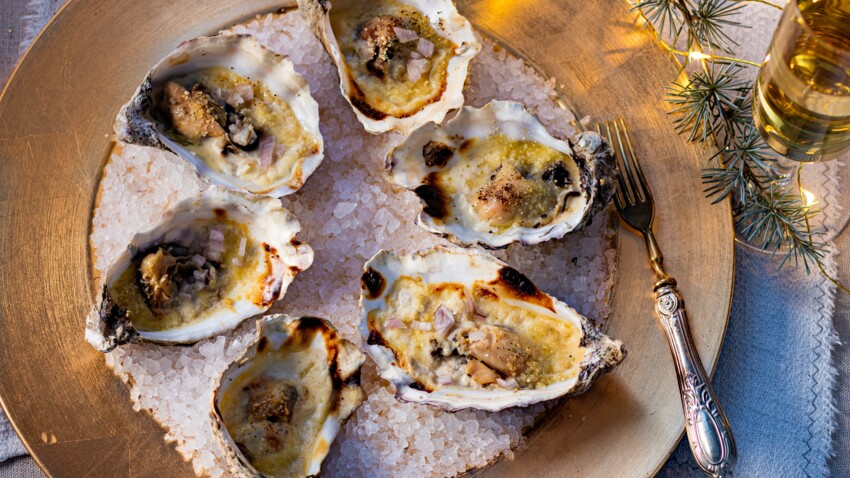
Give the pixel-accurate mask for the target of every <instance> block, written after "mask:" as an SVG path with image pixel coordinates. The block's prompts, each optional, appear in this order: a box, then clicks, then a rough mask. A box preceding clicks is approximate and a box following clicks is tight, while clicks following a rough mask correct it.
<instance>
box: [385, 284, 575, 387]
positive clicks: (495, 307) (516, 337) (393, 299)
mask: <svg viewBox="0 0 850 478" xmlns="http://www.w3.org/2000/svg"><path fill="white" fill-rule="evenodd" d="M504 296H505V291H503V290H501V286H500V285H498V284H490V283H483V282H481V281H477V282H476V283H475V284H474V286H473V288H472V289H471V290H470V289H467V288H465V287H463V286H462V285H461V284H454V283H440V284H428V285H426V284H423V282H422V279H421V278H418V277H416V278H414V277H408V276H403V277H401V278H399V279H398V280H397V281H396V282H395V283H394V284H393V286H392V289H391V290H390V291H389V292H388V293H387V295H386V307H385V308H383V309H376V310H372V311H370V312H369V316H368V321H369V328H370V330H375V331H378V332H379V333H380V334H381V336H382V337H383V339H384V340H385V341H386V343H387V345H388V346H389V347H390V348H392V349H393V350H394V351H395V352H396V357H397V359H398V365H399V366H400V367H402V368H404V369H405V371H406V372H407V373H408V374H410V376H411V377H413V378H414V379H415V380H416V381H418V382H420V383H422V384H424V385H426V386H428V387H429V388H432V389H436V388H440V386H442V385H444V384H441V383H440V378H441V376H442V377H443V379H444V380H445V377H448V376H451V380H452V383H453V384H454V385H462V386H468V387H472V388H499V387H500V386H501V385H500V384H498V383H490V384H485V385H482V384H480V383H477V382H476V381H475V380H473V379H472V378H471V377H470V376H469V374H468V373H467V369H466V367H467V366H468V362H469V361H470V359H473V358H475V357H472V356H470V355H469V354H467V353H465V352H464V351H463V350H458V349H457V343H458V339H457V337H458V336H459V335H464V334H465V335H466V337H467V339H468V338H469V333H467V332H466V331H469V330H476V329H478V330H483V329H487V328H489V327H490V326H495V327H496V328H495V329H489V330H498V331H500V332H501V331H503V332H504V333H505V334H506V335H507V336H510V337H513V342H514V345H516V344H521V346H520V347H518V348H517V349H516V350H514V351H515V352H517V353H516V354H514V355H512V357H517V358H518V360H520V361H522V362H523V363H522V367H521V372H519V373H516V374H510V373H505V372H504V371H501V372H498V373H497V375H499V376H500V378H501V379H503V380H510V379H515V380H516V381H517V383H518V385H519V386H520V387H521V388H527V389H534V388H543V387H546V386H548V385H550V384H552V383H555V382H559V381H563V380H567V379H570V378H572V377H575V376H576V375H577V374H578V372H579V369H580V364H581V361H582V359H583V358H584V353H585V350H584V349H583V348H581V346H580V344H579V342H580V339H581V331H580V330H579V329H578V328H577V327H576V326H575V325H573V324H572V323H569V322H564V321H562V320H560V319H558V318H555V317H554V316H550V315H546V314H541V313H537V312H535V311H533V310H529V309H526V308H521V307H517V306H516V305H511V304H508V303H507V302H506V301H505V300H503V299H500V297H504ZM470 299H471V303H472V304H474V307H473V310H470V305H471V304H470V302H469V301H470ZM440 306H443V307H445V308H446V309H448V310H449V311H450V312H451V315H452V316H453V319H454V324H453V325H452V326H451V328H449V329H448V330H447V331H446V332H440V331H438V330H437V328H436V327H435V313H436V311H437V309H438V308H439V307H440ZM393 319H394V320H396V321H400V322H401V323H402V324H403V326H401V327H399V326H398V324H397V323H394V322H389V323H388V321H391V320H393ZM423 324H425V325H424V326H423ZM423 328H425V329H427V330H421V329H423ZM474 334H475V333H474V332H473V337H474ZM478 335H482V333H481V332H478ZM461 341H462V340H461ZM480 358H482V359H483V360H484V361H489V360H488V357H480ZM493 358H495V357H493ZM488 368H490V367H488Z"/></svg>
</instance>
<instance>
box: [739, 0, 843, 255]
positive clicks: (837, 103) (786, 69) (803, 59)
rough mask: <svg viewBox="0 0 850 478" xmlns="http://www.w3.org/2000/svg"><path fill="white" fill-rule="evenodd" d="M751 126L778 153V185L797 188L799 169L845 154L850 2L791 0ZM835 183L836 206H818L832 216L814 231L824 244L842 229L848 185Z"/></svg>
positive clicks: (757, 90) (759, 85)
mask: <svg viewBox="0 0 850 478" xmlns="http://www.w3.org/2000/svg"><path fill="white" fill-rule="evenodd" d="M753 121H754V122H755V125H756V127H757V128H758V131H759V133H760V134H761V136H762V138H764V140H765V142H766V143H767V144H768V145H769V146H770V147H771V148H772V149H773V150H774V151H776V152H777V153H779V156H780V157H779V158H777V160H776V162H775V163H774V165H773V169H774V172H775V173H776V175H777V178H778V179H777V183H778V184H779V185H781V186H786V187H793V186H795V183H796V175H795V173H796V172H797V168H798V167H799V166H800V165H801V164H802V163H805V162H817V161H823V160H828V159H833V158H836V157H838V156H839V155H841V154H842V153H844V152H845V151H848V149H850V0H788V2H787V4H786V5H785V9H784V11H783V13H782V18H781V19H780V21H779V26H778V27H777V29H776V33H775V34H774V36H773V41H772V43H771V45H770V48H769V49H768V52H767V55H766V56H765V59H764V63H763V64H762V66H761V69H760V70H759V75H758V79H757V80H756V84H755V87H754V89H753ZM836 180H839V181H837V183H838V184H839V189H840V190H841V191H838V194H837V196H838V199H837V200H835V199H833V201H832V202H835V204H823V205H821V206H820V207H827V208H829V209H832V211H825V210H824V211H823V212H825V213H826V212H828V214H818V215H817V216H816V217H817V219H815V223H813V225H812V227H813V230H815V231H817V232H818V233H819V234H821V238H822V239H828V240H831V239H833V238H835V237H836V236H837V235H838V234H840V233H841V232H842V231H843V230H844V229H845V228H846V227H847V217H846V215H841V214H838V211H840V210H841V209H842V208H846V207H847V201H845V199H846V198H844V199H842V198H843V197H844V196H845V194H844V192H845V190H847V189H848V185H850V179H849V178H844V179H843V180H841V178H840V175H839V177H837V178H836ZM799 192H800V193H805V191H799ZM806 196H807V197H808V196H809V194H808V193H807V194H806ZM836 201H837V202H836ZM808 202H811V200H809V201H808ZM820 207H816V209H820ZM833 216H835V217H833ZM838 216H845V217H838ZM830 218H831V219H830Z"/></svg>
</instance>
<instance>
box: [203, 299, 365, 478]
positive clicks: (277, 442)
mask: <svg viewBox="0 0 850 478" xmlns="http://www.w3.org/2000/svg"><path fill="white" fill-rule="evenodd" d="M364 360H365V357H364V356H363V354H362V353H361V352H360V351H359V350H358V349H357V347H355V346H354V344H352V343H351V342H349V341H347V340H345V339H342V338H340V336H339V334H338V333H337V331H336V329H335V328H334V327H333V326H332V325H331V324H330V323H329V322H328V321H326V320H324V319H318V318H315V317H301V318H292V317H289V316H287V315H270V316H266V317H264V318H262V319H260V320H259V321H257V339H256V340H255V342H254V343H253V344H252V345H250V346H249V348H248V351H247V352H246V353H245V355H243V356H242V357H241V358H240V359H238V360H236V361H235V362H233V363H232V364H231V365H230V366H229V367H228V368H227V369H226V370H225V371H224V373H223V374H222V375H221V377H220V378H219V382H218V383H217V384H216V387H215V393H214V395H213V403H212V406H213V420H214V421H213V433H214V436H215V437H216V439H217V441H218V442H219V443H220V444H221V445H222V447H223V449H224V450H225V451H226V456H227V460H228V465H229V467H230V469H231V471H234V472H236V473H235V474H237V475H239V474H241V473H238V472H239V471H244V472H247V473H248V474H249V475H251V476H264V477H287V478H290V477H305V476H316V475H318V474H319V471H320V470H321V466H322V461H323V460H324V459H325V456H326V455H327V453H328V450H329V448H330V446H331V444H332V443H333V441H334V438H335V437H336V435H337V433H338V432H339V430H340V428H342V425H343V424H344V423H345V421H346V420H347V419H348V417H349V416H350V415H351V413H352V412H354V410H356V409H357V407H358V406H360V403H361V402H362V401H363V397H364V395H363V391H362V390H361V388H360V367H361V366H362V365H363V361H364Z"/></svg>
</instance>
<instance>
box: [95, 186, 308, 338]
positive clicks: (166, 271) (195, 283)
mask: <svg viewBox="0 0 850 478" xmlns="http://www.w3.org/2000/svg"><path fill="white" fill-rule="evenodd" d="M300 229H301V226H300V225H299V224H298V221H297V220H296V219H295V216H293V215H292V214H290V213H289V211H287V210H286V209H284V208H283V207H281V205H280V201H278V200H275V199H271V198H261V197H257V196H247V195H244V194H241V193H236V192H233V191H228V190H225V189H223V188H218V187H213V188H210V189H209V190H207V191H205V192H204V193H203V194H202V195H201V196H200V197H199V198H197V199H189V200H186V201H183V202H180V203H178V204H177V205H176V206H175V207H174V208H172V209H171V210H169V211H168V212H167V213H166V214H165V215H164V217H163V219H162V221H161V222H160V223H159V224H157V225H156V226H154V227H153V228H152V229H150V230H148V231H145V232H140V233H137V234H136V235H135V236H133V239H132V240H131V241H130V244H129V245H128V246H127V249H126V250H125V251H124V252H123V253H122V254H121V256H119V257H118V259H117V260H116V261H114V262H113V263H112V264H111V265H110V266H109V268H108V269H107V270H106V272H105V277H104V280H103V286H102V289H101V293H100V296H99V298H98V301H97V303H96V304H95V307H94V309H93V310H92V311H91V313H90V314H89V316H88V319H87V323H86V339H87V340H88V341H89V342H90V343H91V344H92V345H93V346H94V347H95V348H97V349H98V350H100V351H103V352H106V351H109V350H112V349H113V348H115V347H116V346H117V345H120V344H123V343H127V342H135V341H140V340H145V341H152V342H163V343H193V342H197V341H198V340H201V339H204V338H207V337H211V336H213V335H216V334H219V333H222V332H225V331H227V330H230V329H232V328H233V327H236V326H237V325H238V324H239V323H240V322H242V320H244V319H246V318H248V317H251V316H252V315H256V314H258V313H260V312H263V311H265V310H267V309H268V308H269V307H270V306H271V305H272V303H273V302H274V301H276V300H278V299H280V298H281V297H283V294H284V293H285V292H286V288H287V287H288V286H289V284H290V282H292V280H293V278H294V277H295V275H296V274H297V273H298V272H301V271H303V270H306V269H307V268H308V267H310V265H311V264H312V262H313V250H312V249H311V248H310V246H309V245H307V244H301V243H299V242H298V241H296V240H295V234H296V233H298V231H299V230H300Z"/></svg>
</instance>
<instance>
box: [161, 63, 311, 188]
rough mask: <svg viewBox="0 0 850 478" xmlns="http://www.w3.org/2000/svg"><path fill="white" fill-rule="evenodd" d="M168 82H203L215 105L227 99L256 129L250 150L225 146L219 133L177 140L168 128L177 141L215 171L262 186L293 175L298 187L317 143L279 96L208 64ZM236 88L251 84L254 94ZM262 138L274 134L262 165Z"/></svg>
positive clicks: (190, 85) (186, 85)
mask: <svg viewBox="0 0 850 478" xmlns="http://www.w3.org/2000/svg"><path fill="white" fill-rule="evenodd" d="M172 81H175V82H176V83H178V84H180V85H181V86H183V87H184V88H186V89H187V90H191V89H192V88H193V87H194V86H195V85H202V86H203V87H204V88H206V90H207V91H209V92H210V94H211V95H212V97H213V98H215V99H216V103H220V106H222V107H223V106H224V104H225V103H228V102H229V103H230V106H232V107H234V109H235V110H237V111H238V112H239V113H240V114H241V115H242V116H244V118H245V119H246V120H247V121H248V122H249V123H250V124H251V125H253V127H254V129H255V130H256V134H257V135H258V140H257V141H258V142H259V143H260V146H254V147H253V149H251V150H250V151H248V150H244V151H243V150H238V149H237V150H234V149H233V148H230V149H226V148H225V146H226V141H225V140H224V138H223V137H204V138H202V139H201V140H200V141H198V142H188V141H186V140H185V138H182V139H181V138H179V134H178V133H176V132H172V133H173V134H175V135H176V136H175V137H174V139H175V140H177V141H178V142H181V143H183V144H184V146H185V147H186V148H187V149H188V150H189V151H191V152H193V153H195V154H196V155H197V156H198V157H199V158H200V159H201V160H202V161H203V162H204V163H205V164H206V165H207V166H209V167H210V168H211V169H213V170H214V171H217V172H219V173H223V174H228V175H230V176H235V177H239V178H241V179H243V180H245V181H249V182H251V183H254V184H256V185H258V186H260V187H265V188H268V187H270V186H271V185H273V184H276V183H277V182H279V181H281V180H283V179H286V178H290V177H291V178H292V179H291V180H290V181H289V182H288V183H290V186H292V187H293V188H296V189H297V188H299V187H300V186H301V185H302V184H303V178H302V173H301V167H302V163H303V162H304V160H305V159H306V158H308V157H310V156H312V155H315V154H317V153H318V152H319V144H318V141H317V139H316V138H315V137H313V135H312V134H311V133H310V132H308V131H307V130H306V129H305V128H304V126H303V125H302V124H301V122H300V121H299V120H298V117H297V116H295V113H294V111H293V110H292V107H291V106H290V105H289V104H288V103H287V102H286V101H285V100H284V99H283V98H281V97H279V96H277V95H275V94H274V93H272V92H271V91H270V90H269V89H268V88H266V87H265V85H263V84H262V83H260V82H259V81H253V80H251V79H249V78H246V77H244V76H241V75H239V74H237V73H234V72H233V71H231V70H230V69H228V68H224V67H214V68H208V69H205V70H201V71H198V72H195V73H192V74H190V75H187V76H183V77H180V78H174V79H173V80H172ZM238 88H242V89H243V90H244V89H245V88H250V90H251V92H252V94H248V95H239V94H237V95H233V94H232V93H233V92H236V91H238ZM244 97H251V99H244ZM228 98H230V100H227V99H228ZM266 137H272V138H274V142H275V145H274V146H273V151H272V156H271V158H272V160H271V161H270V164H267V165H263V164H261V161H260V156H261V154H262V149H263V148H262V147H261V145H262V140H263V138H266Z"/></svg>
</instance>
